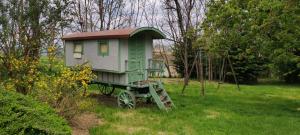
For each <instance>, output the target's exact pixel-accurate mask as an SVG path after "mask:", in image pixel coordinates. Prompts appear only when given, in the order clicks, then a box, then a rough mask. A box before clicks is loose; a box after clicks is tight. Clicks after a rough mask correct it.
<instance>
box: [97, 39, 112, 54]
mask: <svg viewBox="0 0 300 135" xmlns="http://www.w3.org/2000/svg"><path fill="white" fill-rule="evenodd" d="M98 54H99V55H100V56H108V54H109V44H108V41H107V40H100V41H99V48H98Z"/></svg>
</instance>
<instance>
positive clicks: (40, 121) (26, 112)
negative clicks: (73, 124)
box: [0, 90, 71, 135]
mask: <svg viewBox="0 0 300 135" xmlns="http://www.w3.org/2000/svg"><path fill="white" fill-rule="evenodd" d="M0 106H1V107H0V134H1V135H2V134H3V135H5V134H30V135H31V134H43V135H44V134H53V135H69V134H71V129H70V127H69V126H68V125H67V122H66V121H65V120H64V119H62V118H60V117H59V116H58V115H57V114H56V113H55V111H54V110H53V109H51V108H50V107H49V106H48V105H46V104H42V103H38V102H37V101H35V100H33V98H31V97H29V96H24V95H22V94H19V93H15V92H12V91H3V90H0Z"/></svg>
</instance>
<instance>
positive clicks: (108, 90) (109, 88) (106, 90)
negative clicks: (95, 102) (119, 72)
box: [98, 84, 115, 96]
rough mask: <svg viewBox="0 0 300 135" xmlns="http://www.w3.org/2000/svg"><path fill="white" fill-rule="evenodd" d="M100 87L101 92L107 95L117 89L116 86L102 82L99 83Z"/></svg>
mask: <svg viewBox="0 0 300 135" xmlns="http://www.w3.org/2000/svg"><path fill="white" fill-rule="evenodd" d="M98 89H99V90H100V93H101V94H103V95H106V96H110V95H111V94H112V93H113V92H114V91H115V87H113V86H107V85H101V84H98Z"/></svg>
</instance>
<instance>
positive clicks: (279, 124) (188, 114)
mask: <svg viewBox="0 0 300 135" xmlns="http://www.w3.org/2000/svg"><path fill="white" fill-rule="evenodd" d="M163 81H164V83H165V87H166V89H167V91H168V93H169V94H170V96H171V98H172V99H173V101H174V103H175V105H176V106H177V108H176V109H175V110H172V111H170V112H168V113H166V112H163V111H160V110H158V109H157V107H156V106H155V105H152V106H149V105H148V106H144V105H143V104H142V105H140V106H139V107H137V108H136V109H134V110H127V109H120V108H118V107H117V102H116V101H115V100H114V98H107V99H105V98H104V99H103V98H102V99H99V100H97V102H96V103H97V104H98V105H96V107H95V108H92V109H91V110H92V111H94V112H96V113H97V114H98V115H99V117H100V118H102V120H103V124H101V125H100V126H98V127H94V128H92V129H90V134H92V135H99V134H101V135H106V134H107V135H114V134H115V135H124V134H137V135H139V134H140V135H144V134H153V135H157V134H162V135H172V134H174V135H175V134H179V135H181V134H182V135H184V134H187V135H196V134H201V135H225V134H228V135H235V134H242V135H247V134H249V135H259V134H264V135H265V134H267V135H283V134H284V135H299V134H300V85H285V84H280V83H268V82H264V83H261V84H259V85H242V86H241V91H238V90H237V89H236V86H235V85H231V84H222V85H221V87H220V89H219V90H216V87H217V84H216V83H213V82H212V83H208V82H207V83H206V96H205V97H202V96H199V95H200V94H199V93H200V91H199V88H200V87H199V86H200V85H199V82H196V81H191V83H190V85H189V86H188V87H187V89H186V94H185V95H184V96H183V95H180V91H181V88H182V83H181V82H180V81H179V80H178V79H165V80H163ZM91 89H94V88H91ZM91 91H92V92H95V91H94V90H91ZM108 100H110V101H109V102H108Z"/></svg>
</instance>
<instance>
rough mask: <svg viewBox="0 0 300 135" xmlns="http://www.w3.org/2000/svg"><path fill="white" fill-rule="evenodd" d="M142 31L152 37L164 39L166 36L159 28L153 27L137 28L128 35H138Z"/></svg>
mask: <svg viewBox="0 0 300 135" xmlns="http://www.w3.org/2000/svg"><path fill="white" fill-rule="evenodd" d="M142 33H147V34H150V35H151V36H152V38H153V39H165V38H166V35H165V34H164V33H162V32H161V31H160V30H159V29H156V28H153V27H141V28H137V29H135V30H134V31H133V32H132V33H131V34H130V37H134V36H135V35H139V34H142Z"/></svg>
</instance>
